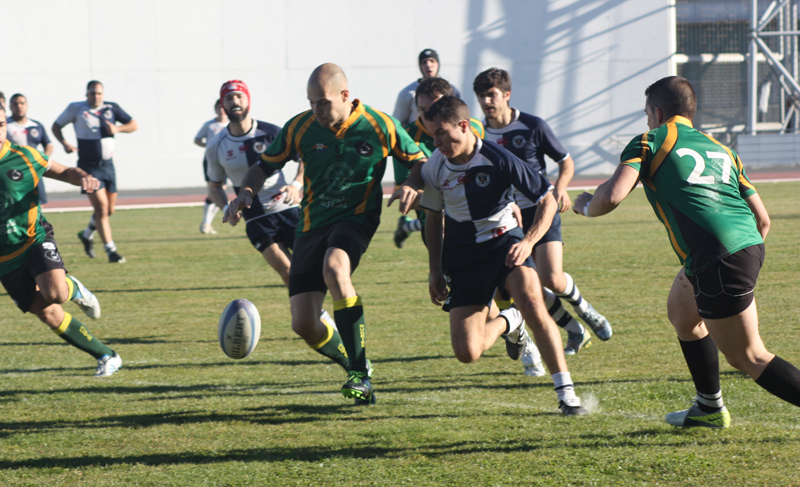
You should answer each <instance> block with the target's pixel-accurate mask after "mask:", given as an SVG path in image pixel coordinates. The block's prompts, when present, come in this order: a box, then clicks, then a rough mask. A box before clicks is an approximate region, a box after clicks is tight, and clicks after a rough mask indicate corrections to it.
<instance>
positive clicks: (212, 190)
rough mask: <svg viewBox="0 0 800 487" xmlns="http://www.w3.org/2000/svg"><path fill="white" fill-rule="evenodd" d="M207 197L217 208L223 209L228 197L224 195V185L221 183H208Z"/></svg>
mask: <svg viewBox="0 0 800 487" xmlns="http://www.w3.org/2000/svg"><path fill="white" fill-rule="evenodd" d="M208 197H209V198H211V201H213V202H214V204H215V205H217V208H219V209H223V208H225V205H227V204H228V195H227V193H225V185H224V184H223V183H215V182H213V181H209V182H208Z"/></svg>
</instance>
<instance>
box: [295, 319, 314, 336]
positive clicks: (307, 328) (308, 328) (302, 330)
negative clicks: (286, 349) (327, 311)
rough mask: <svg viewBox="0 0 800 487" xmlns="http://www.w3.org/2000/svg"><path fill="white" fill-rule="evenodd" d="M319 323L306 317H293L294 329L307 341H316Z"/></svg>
mask: <svg viewBox="0 0 800 487" xmlns="http://www.w3.org/2000/svg"><path fill="white" fill-rule="evenodd" d="M316 325H317V323H316V322H315V320H313V319H309V318H306V317H302V316H301V317H297V318H294V317H293V318H292V331H293V332H295V333H296V334H297V335H298V336H299V337H300V338H302V339H304V340H306V341H314V339H315V338H316V336H315V332H316V328H317V326H316Z"/></svg>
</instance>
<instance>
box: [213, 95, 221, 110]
mask: <svg viewBox="0 0 800 487" xmlns="http://www.w3.org/2000/svg"><path fill="white" fill-rule="evenodd" d="M221 106H222V100H220V99H219V98H217V101H215V102H214V110H216V109H217V108H218V107H221Z"/></svg>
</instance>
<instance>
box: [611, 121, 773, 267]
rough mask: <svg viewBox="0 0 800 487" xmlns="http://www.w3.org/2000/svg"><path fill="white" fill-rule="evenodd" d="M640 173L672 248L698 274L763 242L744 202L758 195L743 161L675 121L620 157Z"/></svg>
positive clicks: (630, 146)
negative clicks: (742, 250)
mask: <svg viewBox="0 0 800 487" xmlns="http://www.w3.org/2000/svg"><path fill="white" fill-rule="evenodd" d="M620 160H621V164H625V165H627V166H629V167H631V168H633V169H636V170H637V171H638V172H639V180H640V181H641V182H642V184H643V185H644V191H645V194H646V195H647V199H648V200H649V201H650V205H651V206H652V207H653V210H654V211H655V213H656V216H657V217H658V219H659V220H661V223H663V224H664V226H665V227H666V229H667V233H668V234H669V239H670V242H671V243H672V248H673V250H675V253H676V254H677V255H678V257H679V258H680V260H681V264H683V265H684V266H685V268H686V273H687V274H688V275H694V274H695V273H697V272H700V271H702V270H703V269H706V268H708V267H709V266H711V265H713V264H714V263H716V262H718V261H719V260H720V259H722V258H724V257H726V256H728V255H730V254H733V253H735V252H738V251H739V250H741V249H743V248H745V247H749V246H751V245H757V244H760V243H763V239H762V238H761V235H760V234H759V233H758V229H757V227H756V220H755V216H753V213H752V211H750V207H749V206H748V205H747V202H746V201H745V198H747V197H748V196H751V195H753V194H754V193H755V192H756V189H755V187H753V185H752V183H751V182H750V180H749V179H748V178H747V175H746V174H745V172H744V166H743V165H742V161H741V160H740V159H739V156H738V155H737V154H736V153H735V152H734V151H732V150H731V149H729V148H728V147H726V146H724V145H722V144H720V143H719V142H717V141H716V140H714V139H713V138H712V137H710V136H708V135H706V134H704V133H702V132H700V131H698V130H695V129H694V128H692V122H691V121H690V120H688V119H686V118H684V117H680V116H675V117H672V118H670V119H669V120H667V122H666V123H665V124H664V125H662V126H661V127H659V128H657V129H655V130H651V131H650V132H647V133H645V134H642V135H640V136H638V137H636V138H634V139H633V140H632V141H631V142H630V143H628V146H627V147H626V148H625V150H624V151H623V152H622V156H621V157H620Z"/></svg>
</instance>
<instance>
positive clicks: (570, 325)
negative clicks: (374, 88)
mask: <svg viewBox="0 0 800 487" xmlns="http://www.w3.org/2000/svg"><path fill="white" fill-rule="evenodd" d="M473 89H474V91H475V94H476V95H477V97H478V102H479V103H480V105H481V108H482V109H483V113H484V115H485V116H486V119H485V120H484V125H485V126H486V140H490V141H493V142H496V143H497V144H499V145H501V146H503V147H504V148H505V149H507V150H508V151H510V152H511V153H513V154H514V155H515V156H517V157H519V158H520V159H522V160H523V161H525V162H526V163H528V165H529V166H530V167H531V168H532V169H533V170H535V171H537V172H539V173H540V174H542V175H543V176H546V167H545V159H544V157H545V156H548V157H550V158H551V159H553V160H554V161H555V162H556V163H557V164H558V166H559V175H558V179H556V182H555V184H554V189H553V196H554V197H555V200H556V202H557V203H558V205H559V207H560V208H559V210H560V212H565V211H567V210H569V209H570V207H571V206H572V202H571V201H570V199H569V195H568V194H567V185H568V184H569V182H570V180H571V179H572V175H573V173H574V166H575V164H574V162H573V160H572V157H570V155H569V153H568V152H567V150H566V149H565V148H564V146H563V145H561V142H559V141H558V139H557V138H556V136H555V134H554V133H553V131H552V130H551V129H550V126H548V125H547V122H545V121H544V120H542V119H541V118H539V117H535V116H533V115H529V114H527V113H523V112H521V111H519V110H517V109H516V108H511V107H510V106H509V100H510V98H511V80H510V77H509V75H508V73H507V72H506V71H504V70H502V69H497V68H491V69H488V70H486V71H484V72H482V73H480V74H479V75H478V76H477V77H476V78H475V81H474V83H473ZM514 200H515V202H516V204H517V205H518V206H519V207H520V210H521V212H522V221H523V228H525V229H527V228H529V227H530V225H531V224H532V222H533V217H534V215H535V214H536V203H535V202H534V201H531V200H530V199H529V198H527V197H526V195H525V194H523V193H521V192H520V191H516V192H515V194H514ZM563 245H564V244H563V241H562V238H561V217H560V216H559V214H558V213H556V215H555V217H554V218H553V223H552V225H551V226H550V228H549V229H548V231H547V232H546V233H545V234H544V235H543V236H542V238H541V239H540V240H539V241H538V242H537V243H536V245H535V246H534V248H533V258H534V261H535V262H536V268H537V272H538V274H539V279H540V280H541V282H542V285H544V286H545V289H544V293H545V301H546V303H547V307H548V309H549V310H550V314H551V315H552V316H553V318H554V319H555V320H556V323H558V325H559V326H561V327H562V328H564V329H565V330H566V331H567V345H566V348H565V349H564V352H565V353H566V354H568V355H571V354H575V353H578V351H580V350H581V349H582V348H585V347H587V346H589V345H590V344H591V335H590V334H589V332H588V331H586V329H585V328H584V327H583V326H582V325H581V324H580V323H578V321H577V320H575V319H574V318H573V317H572V316H571V315H570V314H569V313H568V312H567V311H566V310H565V309H564V307H563V306H562V304H561V301H560V299H559V298H563V299H566V300H567V302H569V303H570V304H571V305H572V307H573V309H574V310H575V312H576V313H577V314H578V316H580V317H581V319H583V320H584V321H585V322H586V323H587V324H588V325H589V327H590V328H591V329H592V330H593V331H594V333H595V335H597V337H598V338H599V339H601V340H608V339H610V338H611V334H612V330H611V325H610V324H609V323H608V320H606V319H605V317H603V316H602V315H601V314H600V313H598V312H597V311H596V310H595V309H594V307H592V305H591V304H589V302H588V301H587V300H586V299H584V298H583V296H582V295H581V293H580V291H579V290H578V286H577V285H576V284H575V281H574V280H573V279H572V276H570V275H569V274H567V273H565V272H564V271H563V269H562V258H563ZM500 307H501V308H502V307H503V306H502V305H501V306H500Z"/></svg>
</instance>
